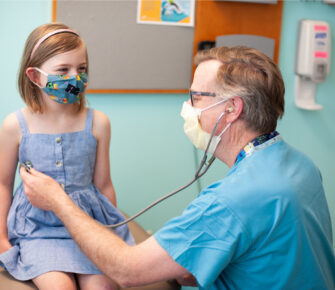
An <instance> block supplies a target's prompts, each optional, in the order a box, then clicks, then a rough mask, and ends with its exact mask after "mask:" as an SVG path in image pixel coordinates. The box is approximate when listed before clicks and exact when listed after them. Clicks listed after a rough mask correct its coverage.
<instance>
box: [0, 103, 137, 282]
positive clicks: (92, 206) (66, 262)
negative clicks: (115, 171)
mask: <svg viewBox="0 0 335 290" xmlns="http://www.w3.org/2000/svg"><path fill="white" fill-rule="evenodd" d="M16 116H17V118H18V121H19V123H20V127H21V130H22V139H21V144H20V147H19V162H20V163H23V162H25V161H27V160H29V161H30V162H31V163H32V165H33V167H34V168H35V169H37V170H39V171H41V172H43V173H45V174H47V175H49V176H51V177H53V178H54V179H55V180H57V181H58V182H59V184H60V185H61V186H62V187H63V188H64V190H65V192H66V193H67V194H68V195H69V197H70V198H71V199H72V200H73V201H74V202H75V203H76V204H77V206H78V207H79V208H81V209H82V210H83V211H84V212H86V213H87V214H88V215H89V216H91V217H92V218H94V219H95V220H97V221H99V222H100V223H102V224H115V223H118V222H120V221H122V220H124V218H123V216H122V215H121V213H120V212H119V211H118V210H117V209H116V208H115V207H114V206H113V205H112V203H111V202H110V201H109V200H108V199H107V198H106V197H105V196H104V195H102V194H101V193H100V192H99V191H98V189H97V188H96V187H95V185H94V184H93V173H94V165H95V158H96V146H97V142H96V139H95V138H94V136H93V135H92V120H93V109H87V117H86V125H85V130H83V131H78V132H71V133H63V134H30V133H29V130H28V127H27V124H26V121H25V119H24V116H23V114H22V112H21V111H17V112H16ZM7 226H8V236H9V241H10V242H11V244H12V245H13V247H12V248H11V249H10V250H8V251H7V252H4V253H2V254H1V255H0V265H1V266H2V267H4V268H5V269H6V270H7V271H8V272H9V273H10V274H11V275H12V276H14V277H15V278H16V279H18V280H29V279H32V278H34V277H37V276H39V275H41V274H43V273H46V272H49V271H62V272H70V273H78V274H102V273H101V272H100V271H99V270H98V269H97V268H96V267H95V266H94V265H93V263H92V262H91V261H90V260H89V259H88V258H87V257H86V256H85V254H84V253H83V252H82V251H81V250H80V248H79V247H78V246H77V244H76V243H75V242H74V241H73V240H72V238H71V236H70V235H69V233H68V231H67V230H66V228H65V227H64V225H63V223H62V222H61V221H60V220H59V219H58V217H57V216H55V214H54V213H53V212H50V211H44V210H40V209H38V208H35V207H33V206H32V205H31V204H30V202H29V200H28V199H27V196H26V194H25V193H24V189H23V186H22V183H21V184H20V185H19V187H18V188H17V190H16V192H15V195H14V199H13V202H12V206H11V208H10V211H9V214H8V219H7ZM114 231H115V233H116V234H118V235H119V236H120V237H121V238H122V239H123V240H125V241H126V242H127V243H128V244H134V239H133V237H132V236H131V234H130V232H129V230H128V227H127V225H124V226H121V227H118V228H116V229H115V230H114ZM112 246H113V245H111V247H112Z"/></svg>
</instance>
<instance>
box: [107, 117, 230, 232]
mask: <svg viewBox="0 0 335 290" xmlns="http://www.w3.org/2000/svg"><path fill="white" fill-rule="evenodd" d="M225 113H226V112H223V113H222V114H221V115H220V116H219V118H218V120H217V121H216V123H215V126H214V129H213V130H212V133H211V137H210V139H209V141H208V144H207V147H206V150H205V152H204V155H203V157H202V160H201V162H200V165H199V167H198V169H197V170H196V172H195V175H194V178H193V179H192V180H191V181H190V182H188V183H186V184H185V185H183V186H181V187H179V188H177V189H176V190H174V191H172V192H170V193H168V194H166V195H164V196H162V197H161V198H159V199H157V200H156V201H154V202H153V203H151V204H149V205H148V206H147V207H145V208H144V209H142V210H140V211H139V212H138V213H136V214H134V215H133V216H131V217H130V218H128V219H126V220H124V221H122V222H120V223H117V224H113V225H105V227H107V228H111V229H114V228H117V227H120V226H123V225H125V224H127V223H129V222H130V221H132V220H134V219H135V218H137V217H138V216H140V215H142V214H143V213H145V212H146V211H148V210H149V209H151V208H152V207H154V206H155V205H157V204H159V203H160V202H162V201H163V200H165V199H167V198H169V197H171V196H173V195H175V194H177V193H178V192H180V191H182V190H184V189H186V188H188V187H189V186H190V185H192V184H193V183H194V182H195V181H196V180H197V179H199V178H200V177H202V176H203V175H204V174H205V173H206V172H207V170H208V169H209V167H210V166H211V165H212V164H213V162H214V160H215V157H214V155H213V156H212V157H211V158H210V159H209V160H208V162H207V163H206V160H207V152H208V148H209V146H210V144H211V142H212V139H213V136H214V132H215V130H216V128H217V126H218V124H219V122H220V120H221V119H222V117H223V116H224V114H225ZM204 166H205V168H204V169H203V167H204ZM202 169H203V170H202Z"/></svg>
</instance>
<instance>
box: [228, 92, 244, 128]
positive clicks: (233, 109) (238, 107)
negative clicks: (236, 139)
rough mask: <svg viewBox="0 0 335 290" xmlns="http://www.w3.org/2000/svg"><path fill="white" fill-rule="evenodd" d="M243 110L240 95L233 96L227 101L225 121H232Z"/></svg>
mask: <svg viewBox="0 0 335 290" xmlns="http://www.w3.org/2000/svg"><path fill="white" fill-rule="evenodd" d="M242 111H243V100H242V98H240V97H237V96H236V97H233V98H231V99H230V100H229V102H228V108H227V114H226V120H227V122H234V121H235V120H236V119H238V118H239V116H240V115H241V114H242Z"/></svg>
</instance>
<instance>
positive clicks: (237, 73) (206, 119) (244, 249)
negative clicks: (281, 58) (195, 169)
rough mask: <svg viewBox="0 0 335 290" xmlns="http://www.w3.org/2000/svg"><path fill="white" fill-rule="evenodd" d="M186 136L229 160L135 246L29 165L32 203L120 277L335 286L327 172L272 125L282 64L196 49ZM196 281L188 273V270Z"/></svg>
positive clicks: (128, 281)
mask: <svg viewBox="0 0 335 290" xmlns="http://www.w3.org/2000/svg"><path fill="white" fill-rule="evenodd" d="M196 61H197V63H198V67H197V69H196V72H195V75H194V80H193V83H192V86H191V91H190V100H189V101H188V102H187V103H184V105H183V109H182V116H183V117H184V119H185V127H184V129H185V133H186V134H187V135H188V136H189V138H190V139H191V141H192V143H193V144H194V145H195V146H196V147H197V148H199V149H203V150H204V149H205V148H206V146H207V143H208V142H209V139H210V135H211V132H212V130H213V128H214V127H215V126H216V125H217V126H216V129H215V132H214V138H213V140H212V142H211V145H210V147H209V152H210V153H212V154H214V155H215V156H216V157H217V158H218V159H219V160H220V161H221V162H224V163H225V164H227V165H228V166H229V167H230V170H229V172H228V174H227V176H226V177H225V178H223V179H221V180H219V181H217V182H215V183H214V184H212V185H210V186H209V187H207V188H205V189H204V190H203V191H202V192H201V193H200V194H199V196H198V197H197V198H196V199H195V200H194V201H193V202H192V203H191V204H190V205H189V206H188V207H187V208H186V210H185V211H184V212H183V214H182V215H181V216H179V217H176V218H174V219H172V220H171V221H169V222H168V223H167V224H166V225H165V226H164V227H163V228H162V229H161V230H160V231H158V232H157V233H156V234H155V235H154V236H152V237H150V238H149V239H147V240H146V241H144V242H143V243H141V244H139V245H137V246H133V247H132V246H128V245H127V244H126V243H125V242H123V241H122V240H121V239H119V238H118V237H117V236H116V235H114V234H113V232H111V231H110V230H109V229H107V228H105V227H103V226H102V225H100V224H98V223H97V222H95V221H94V220H92V219H91V218H90V217H88V216H87V215H86V214H85V213H84V212H82V211H81V210H80V209H79V208H77V207H76V205H75V204H74V203H73V202H72V201H71V199H70V198H69V197H68V196H67V195H66V193H65V192H64V191H63V189H62V188H61V187H60V186H59V185H58V184H57V183H56V181H54V180H53V179H51V178H50V177H48V176H46V175H44V174H42V173H40V172H37V171H36V170H34V169H32V170H31V174H29V173H27V172H26V171H25V170H24V169H22V168H21V177H22V179H23V182H24V187H25V191H26V193H27V196H28V198H29V200H30V201H31V203H32V204H33V205H34V206H36V207H39V208H42V209H45V210H50V211H54V212H55V214H56V215H57V216H58V217H59V218H60V219H61V220H62V221H63V222H64V224H65V226H66V227H67V229H68V230H69V232H70V234H71V235H72V237H73V239H74V240H75V241H76V242H77V243H78V244H79V246H80V247H81V249H82V250H83V251H84V252H85V253H86V255H87V256H88V257H89V258H90V259H91V260H92V261H93V262H94V263H95V264H96V265H97V266H98V267H99V268H100V269H101V270H102V271H103V272H104V273H105V274H106V275H107V276H109V277H111V278H112V279H113V280H116V281H117V282H118V283H119V284H120V285H122V286H133V285H142V284H148V283H152V282H156V281H161V280H168V279H172V278H177V279H179V281H182V283H185V282H186V280H184V281H183V278H186V279H187V278H188V277H192V276H191V274H192V275H193V276H194V277H195V279H196V283H197V285H198V287H199V288H200V289H312V288H313V289H335V258H334V252H333V246H332V229H331V222H330V216H329V210H328V206H327V202H326V198H325V194H324V190H323V186H322V179H321V175H320V172H319V171H318V169H317V168H316V167H315V165H314V164H313V163H312V162H311V160H310V159H308V158H307V157H306V156H305V155H303V154H301V153H300V152H299V151H297V150H295V149H293V148H292V147H290V146H289V145H288V144H287V143H286V142H285V141H284V140H283V138H282V137H281V135H280V134H279V133H278V132H277V131H275V129H276V125H277V120H278V118H280V117H281V116H282V115H283V112H284V84H283V80H282V76H281V74H280V71H279V69H278V68H277V66H276V65H275V64H274V63H273V62H272V60H271V59H269V58H268V57H267V56H265V55H264V54H262V53H260V52H259V51H257V50H254V49H250V48H246V47H234V48H227V47H221V48H214V49H211V50H209V51H202V52H200V53H199V54H198V56H197V58H196ZM190 280H191V281H192V279H190Z"/></svg>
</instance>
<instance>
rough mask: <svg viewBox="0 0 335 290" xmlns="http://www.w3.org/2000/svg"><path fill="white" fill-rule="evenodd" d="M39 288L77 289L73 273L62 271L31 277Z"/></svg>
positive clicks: (56, 289) (53, 289)
mask: <svg viewBox="0 0 335 290" xmlns="http://www.w3.org/2000/svg"><path fill="white" fill-rule="evenodd" d="M33 282H34V284H35V285H36V286H37V288H38V289H40V290H64V289H67V290H77V285H76V280H75V277H74V275H73V274H71V273H64V272H48V273H45V274H42V275H40V276H38V277H36V278H34V279H33Z"/></svg>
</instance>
